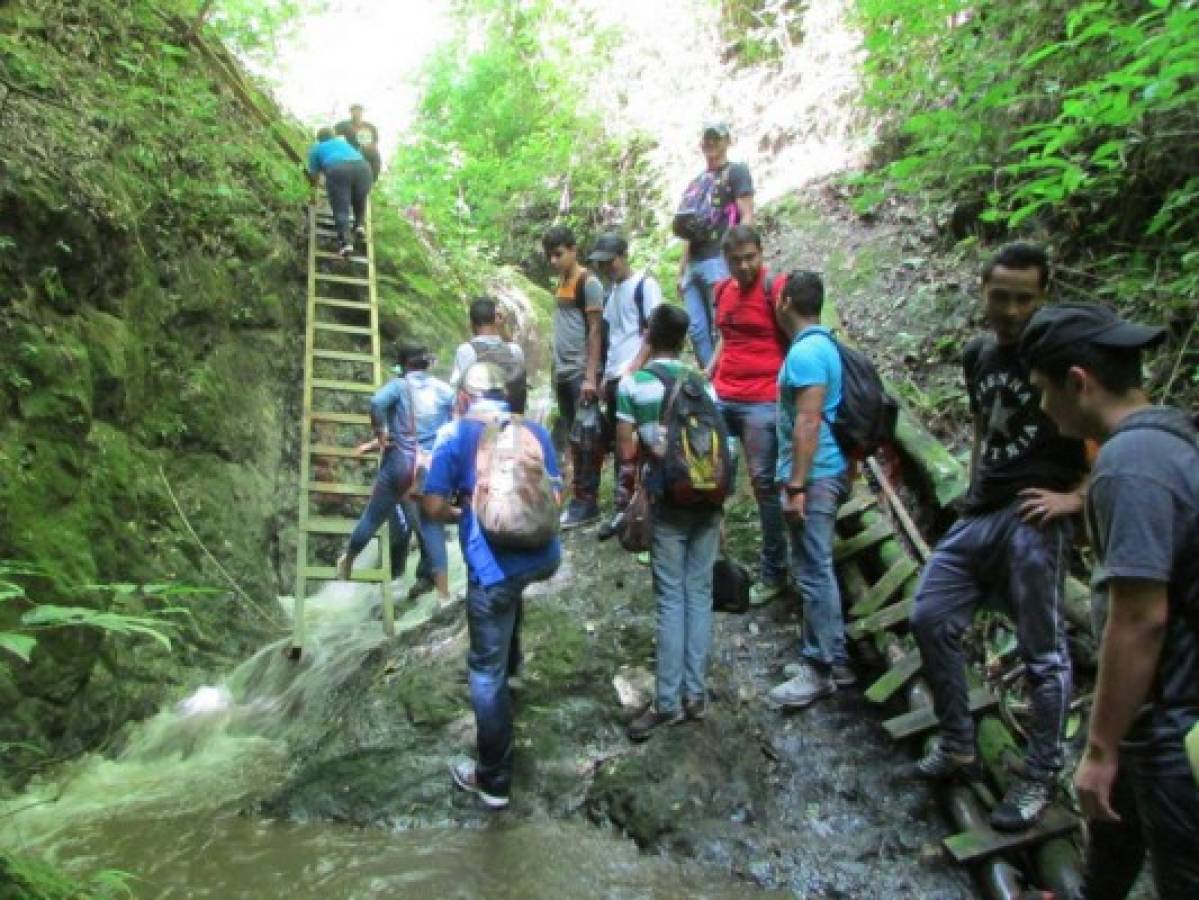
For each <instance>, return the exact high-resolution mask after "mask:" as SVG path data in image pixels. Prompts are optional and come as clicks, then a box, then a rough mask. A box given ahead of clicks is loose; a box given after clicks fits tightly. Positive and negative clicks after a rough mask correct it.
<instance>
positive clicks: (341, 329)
mask: <svg viewBox="0 0 1199 900" xmlns="http://www.w3.org/2000/svg"><path fill="white" fill-rule="evenodd" d="M312 327H313V328H315V329H316V330H317V331H332V332H334V333H335V334H358V335H362V336H364V337H370V336H371V334H372V332H373V329H372V328H371V327H370V326H368V325H334V324H333V323H332V322H313V323H312Z"/></svg>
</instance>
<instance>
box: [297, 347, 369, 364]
mask: <svg viewBox="0 0 1199 900" xmlns="http://www.w3.org/2000/svg"><path fill="white" fill-rule="evenodd" d="M312 355H313V356H314V357H315V358H316V359H333V360H338V361H339V362H356V363H372V364H373V363H374V361H375V358H374V357H373V356H372V355H371V354H369V353H352V352H350V351H347V350H320V349H317V350H313V351H312Z"/></svg>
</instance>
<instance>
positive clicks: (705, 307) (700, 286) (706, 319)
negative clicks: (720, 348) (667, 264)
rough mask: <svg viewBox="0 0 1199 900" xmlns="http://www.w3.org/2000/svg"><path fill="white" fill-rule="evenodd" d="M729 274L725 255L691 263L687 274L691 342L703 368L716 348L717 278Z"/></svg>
mask: <svg viewBox="0 0 1199 900" xmlns="http://www.w3.org/2000/svg"><path fill="white" fill-rule="evenodd" d="M728 277H729V267H728V263H726V262H725V260H724V257H723V256H714V257H712V258H711V259H702V260H699V261H697V262H692V263H689V264H688V266H687V273H686V274H685V275H684V276H683V308H684V309H686V310H687V315H688V316H689V317H690V319H691V324H690V325H689V326H688V328H687V332H688V334H690V335H691V346H692V347H693V348H694V349H695V358H696V360H697V361H698V362H699V367H700V368H701V369H704V368H707V366H708V363H709V362H710V361H711V359H712V351H713V350H714V349H715V337H714V333H715V331H716V323H715V321H714V319H715V313H714V312H713V311H712V307H713V301H714V299H715V298H714V296H713V295H714V294H715V291H714V290H713V289H714V288H715V286H716V282H718V281H720V280H722V279H724V278H728Z"/></svg>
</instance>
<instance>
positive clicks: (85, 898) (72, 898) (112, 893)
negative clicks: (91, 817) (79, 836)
mask: <svg viewBox="0 0 1199 900" xmlns="http://www.w3.org/2000/svg"><path fill="white" fill-rule="evenodd" d="M130 881H132V876H131V875H129V874H128V873H126V872H120V871H117V870H115V869H105V870H103V871H100V872H95V873H93V874H92V875H91V876H89V877H88V878H87V879H86V880H85V881H79V880H77V879H74V878H70V877H68V876H66V875H64V874H63V873H62V872H60V871H58V870H57V869H55V868H53V867H52V866H50V865H48V864H46V863H44V862H41V861H40V860H36V859H33V858H31V857H28V856H21V855H19V854H16V853H11V852H9V851H7V850H0V900H10V898H11V900H17V898H20V900H117V898H124V897H130V898H131V897H133V896H134V893H133V888H132V886H131V885H130Z"/></svg>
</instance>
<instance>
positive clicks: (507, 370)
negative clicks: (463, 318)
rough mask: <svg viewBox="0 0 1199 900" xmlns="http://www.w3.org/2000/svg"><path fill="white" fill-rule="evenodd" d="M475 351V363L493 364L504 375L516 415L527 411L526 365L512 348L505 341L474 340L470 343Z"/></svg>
mask: <svg viewBox="0 0 1199 900" xmlns="http://www.w3.org/2000/svg"><path fill="white" fill-rule="evenodd" d="M470 346H471V349H473V350H474V351H475V362H481V363H491V364H492V365H493V366H495V367H496V368H498V369H499V370H500V371H501V372H503V373H504V385H505V387H506V388H507V394H508V406H509V407H510V408H511V410H512V411H513V412H514V413H523V412H524V411H525V401H526V399H527V397H528V393H529V386H528V374H527V373H526V372H525V364H524V363H523V362H522V361H521V360H520V359H519V357H517V355H516V354H515V353H513V352H512V348H511V347H509V346H508V344H507V343H505V342H504V341H502V340H501V341H498V342H496V341H481V340H479V339H478V338H474V339H472V340H471V342H470Z"/></svg>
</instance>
